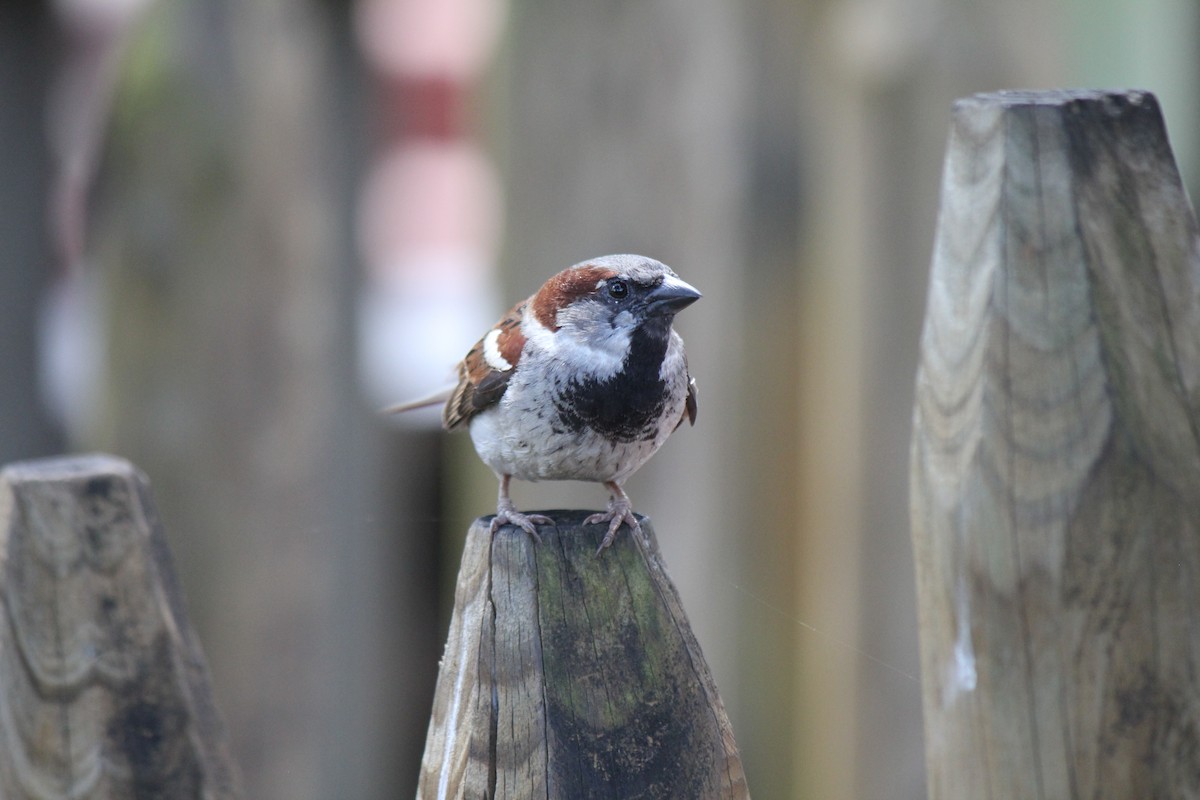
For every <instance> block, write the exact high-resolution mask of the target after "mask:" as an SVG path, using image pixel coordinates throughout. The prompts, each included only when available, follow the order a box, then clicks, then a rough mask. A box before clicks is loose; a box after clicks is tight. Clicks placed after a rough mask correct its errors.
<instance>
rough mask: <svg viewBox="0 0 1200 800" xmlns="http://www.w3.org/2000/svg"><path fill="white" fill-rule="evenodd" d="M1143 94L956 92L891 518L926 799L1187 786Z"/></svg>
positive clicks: (1180, 389) (1172, 412)
mask: <svg viewBox="0 0 1200 800" xmlns="http://www.w3.org/2000/svg"><path fill="white" fill-rule="evenodd" d="M1197 241H1198V240H1197V226H1196V222H1195V219H1194V218H1193V215H1192V211H1191V208H1190V206H1189V203H1188V200H1187V198H1186V196H1185V194H1184V191H1183V188H1182V186H1181V183H1180V179H1179V175H1178V172H1177V169H1176V167H1175V163H1174V159H1173V157H1172V154H1171V150H1170V147H1169V145H1168V143H1167V137H1166V132H1165V129H1164V127H1163V122H1162V117H1161V114H1160V111H1159V108H1158V104H1157V101H1156V100H1155V99H1154V97H1153V96H1152V95H1150V94H1148V93H1145V92H1127V93H1100V92H1047V93H1002V94H995V95H980V96H976V97H972V98H970V99H967V100H963V101H960V102H959V103H958V104H956V106H955V109H954V115H953V123H952V127H951V132H950V141H949V145H948V152H947V156H946V162H945V173H944V178H943V184H942V203H941V212H940V218H939V222H938V229H937V236H936V242H935V247H934V254H933V264H932V273H931V278H930V288H929V301H928V309H927V316H926V321H925V328H924V332H923V335H922V341H921V365H920V368H919V371H918V375H917V384H916V407H915V414H914V434H913V445H912V483H911V500H912V524H913V541H914V548H915V554H916V564H917V578H918V593H919V607H920V608H919V610H920V622H921V663H922V672H923V690H924V709H925V738H926V748H927V762H928V768H929V789H930V796H931V797H932V798H963V797H978V798H983V797H995V798H1001V797H1003V798H1009V797H1012V798H1016V797H1020V798H1085V797H1086V798H1114V800H1116V799H1117V798H1133V797H1139V798H1142V797H1145V798H1150V797H1153V798H1165V797H1200V615H1198V614H1197V609H1200V252H1198V247H1197Z"/></svg>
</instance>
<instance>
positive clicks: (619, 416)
mask: <svg viewBox="0 0 1200 800" xmlns="http://www.w3.org/2000/svg"><path fill="white" fill-rule="evenodd" d="M670 336H671V319H670V317H652V318H650V319H649V320H647V321H646V322H645V324H643V325H642V326H641V327H640V328H638V329H637V330H635V331H634V332H633V336H632V337H631V338H630V348H629V355H628V356H627V357H626V359H625V363H624V364H623V365H622V366H621V371H620V372H618V373H617V374H615V375H613V376H612V377H611V378H607V379H605V380H592V379H585V380H582V381H571V382H569V383H568V384H567V385H566V386H565V387H563V391H562V392H561V393H560V394H559V395H558V396H557V397H556V398H555V400H554V405H555V408H556V409H557V410H558V413H559V414H560V415H562V420H563V422H564V423H565V424H566V425H567V427H568V428H569V429H570V430H571V431H573V432H579V431H581V430H583V429H584V428H590V429H592V430H594V431H595V432H596V433H599V434H600V435H601V436H604V437H605V438H606V439H611V440H613V441H617V442H635V441H638V440H644V439H653V438H654V436H655V434H656V432H657V430H656V425H655V423H656V422H657V421H658V419H659V417H660V416H661V415H662V412H663V406H664V404H665V403H666V399H667V384H666V381H664V380H663V379H662V378H661V377H660V376H659V372H660V371H661V369H662V362H663V356H664V355H666V352H667V343H668V342H669V340H670Z"/></svg>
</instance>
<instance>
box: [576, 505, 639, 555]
mask: <svg viewBox="0 0 1200 800" xmlns="http://www.w3.org/2000/svg"><path fill="white" fill-rule="evenodd" d="M604 522H607V523H608V532H607V533H605V534H604V538H603V539H602V540H601V541H600V546H599V547H597V548H596V555H600V554H601V553H603V552H604V550H605V549H606V548H607V547H609V546H610V545H611V544H612V543H613V542H614V541H615V540H616V538H617V531H619V530H620V529H621V525H622V523H624V524H625V525H628V526H629V530H630V531H631V532H632V533H634V534H635V535H637V536H642V535H643V534H642V525H641V523H640V522H638V521H637V517H635V516H634V515H633V506H631V505H630V504H629V503H627V502H625V503H622V502H620V501H615V502H612V503H609V504H608V509H607V510H605V511H601V512H598V513H596V514H592V515H591V516H590V517H588V518H587V519H585V520H584V521H583V524H584V525H599V524H601V523H604Z"/></svg>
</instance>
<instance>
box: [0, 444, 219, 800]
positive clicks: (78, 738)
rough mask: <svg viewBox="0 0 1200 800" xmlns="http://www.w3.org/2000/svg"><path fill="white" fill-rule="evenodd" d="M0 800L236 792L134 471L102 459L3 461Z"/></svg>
mask: <svg viewBox="0 0 1200 800" xmlns="http://www.w3.org/2000/svg"><path fill="white" fill-rule="evenodd" d="M0 609H2V611H3V613H2V615H0V616H2V620H0V797H3V798H5V800H34V798H38V799H39V800H40V799H42V798H50V797H61V798H68V797H72V798H74V797H79V798H82V797H86V798H89V800H127V799H128V798H139V797H155V798H164V800H166V799H167V798H170V800H176V799H178V800H184V799H186V800H200V799H201V798H204V800H235V798H238V797H240V796H241V793H240V791H239V790H238V787H237V777H236V774H235V769H234V767H233V763H232V760H231V759H230V756H229V752H228V747H227V744H226V740H225V734H224V732H223V729H222V726H221V723H220V721H219V719H218V716H217V713H216V710H215V708H214V706H213V703H212V698H211V695H210V690H209V684H208V675H207V669H206V667H205V665H204V657H203V654H202V653H201V651H200V646H199V643H198V642H197V641H196V638H195V635H194V634H193V632H192V629H191V625H190V624H189V623H188V619H187V615H186V613H185V612H184V607H183V602H182V598H181V596H180V593H179V589H178V586H177V585H176V582H175V576H174V572H173V569H172V567H171V564H170V556H169V554H168V553H167V547H166V543H165V541H164V539H163V535H162V531H161V529H160V528H159V524H158V519H157V517H156V515H155V511H154V508H153V504H152V503H151V500H150V495H149V488H148V486H147V484H146V481H145V478H144V477H143V476H142V475H141V474H140V473H139V472H138V471H137V470H136V469H135V468H134V467H133V466H132V465H131V464H130V463H129V462H127V461H124V460H121V459H117V458H112V457H109V456H85V457H78V458H61V459H47V460H42V461H28V462H22V463H18V464H13V465H11V466H8V467H6V468H5V469H4V470H3V471H0Z"/></svg>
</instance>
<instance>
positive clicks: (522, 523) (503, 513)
mask: <svg viewBox="0 0 1200 800" xmlns="http://www.w3.org/2000/svg"><path fill="white" fill-rule="evenodd" d="M499 477H500V498H499V499H498V500H497V501H496V516H495V517H493V518H492V528H491V532H492V535H493V536H495V535H496V531H498V530H500V528H501V527H502V526H504V525H507V524H512V525H516V526H517V527H519V528H521V529H522V530H524V531H525V532H526V533H528V534H529V535H530V536H532V537H533V540H534V541H535V542H537V543H538V544H541V543H542V537H540V536H538V532H537V528H536V527H535V526H537V525H553V524H554V520H552V519H550V518H549V517H547V516H545V515H543V514H522V513H521V512H520V511H517V507H516V506H515V505H513V501H512V498H511V497H509V496H508V482H509V481H510V480H512V476H511V475H500V476H499Z"/></svg>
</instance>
